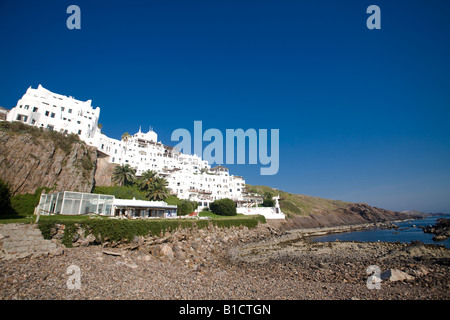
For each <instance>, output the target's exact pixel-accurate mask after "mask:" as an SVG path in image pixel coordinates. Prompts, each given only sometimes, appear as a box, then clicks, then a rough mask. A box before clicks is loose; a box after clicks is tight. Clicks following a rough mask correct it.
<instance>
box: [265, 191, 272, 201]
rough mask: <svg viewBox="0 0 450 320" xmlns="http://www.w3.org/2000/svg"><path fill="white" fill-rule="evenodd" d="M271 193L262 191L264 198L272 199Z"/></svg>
mask: <svg viewBox="0 0 450 320" xmlns="http://www.w3.org/2000/svg"><path fill="white" fill-rule="evenodd" d="M272 198H273V195H272V193H271V192H270V191H266V192H264V199H272Z"/></svg>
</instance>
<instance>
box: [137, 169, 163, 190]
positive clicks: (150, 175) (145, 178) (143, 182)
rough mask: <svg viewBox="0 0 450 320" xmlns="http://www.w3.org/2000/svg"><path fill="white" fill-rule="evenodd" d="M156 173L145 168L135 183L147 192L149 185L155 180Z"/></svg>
mask: <svg viewBox="0 0 450 320" xmlns="http://www.w3.org/2000/svg"><path fill="white" fill-rule="evenodd" d="M157 174H158V173H157V172H156V171H153V170H147V171H145V172H144V173H143V174H142V176H141V177H140V178H139V179H138V181H137V185H138V187H139V190H141V191H144V192H148V191H149V189H150V186H151V185H152V184H153V182H154V181H155V180H156V175H157Z"/></svg>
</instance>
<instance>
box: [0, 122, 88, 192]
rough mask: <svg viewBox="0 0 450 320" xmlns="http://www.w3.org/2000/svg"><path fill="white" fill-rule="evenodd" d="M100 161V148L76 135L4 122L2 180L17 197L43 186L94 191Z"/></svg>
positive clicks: (0, 144) (0, 134)
mask: <svg viewBox="0 0 450 320" xmlns="http://www.w3.org/2000/svg"><path fill="white" fill-rule="evenodd" d="M96 161H97V151H96V149H95V148H92V147H89V146H87V145H86V144H85V143H83V142H81V141H80V140H79V139H78V138H77V137H76V136H73V135H72V136H68V137H66V136H63V135H62V134H59V133H57V132H51V131H47V130H39V129H37V128H33V127H29V126H25V125H23V124H18V123H6V122H2V123H1V127H0V178H1V179H3V181H5V182H8V183H9V185H10V189H11V192H12V193H13V194H23V193H34V192H35V191H36V189H37V188H39V187H48V188H54V189H53V190H54V191H63V190H67V191H69V190H70V191H80V192H91V190H92V188H93V186H94V175H95V168H96Z"/></svg>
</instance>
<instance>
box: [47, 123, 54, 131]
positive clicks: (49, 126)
mask: <svg viewBox="0 0 450 320" xmlns="http://www.w3.org/2000/svg"><path fill="white" fill-rule="evenodd" d="M47 129H48V130H51V131H53V129H55V127H54V126H52V125H51V124H48V125H47Z"/></svg>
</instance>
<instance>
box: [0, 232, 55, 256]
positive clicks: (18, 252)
mask: <svg viewBox="0 0 450 320" xmlns="http://www.w3.org/2000/svg"><path fill="white" fill-rule="evenodd" d="M62 253H63V249H62V247H61V246H59V245H57V244H56V243H53V242H51V241H50V240H45V239H44V238H43V236H42V233H41V231H40V230H39V229H38V227H37V226H36V225H33V224H24V223H8V224H0V259H6V260H9V259H20V258H25V257H37V256H41V255H48V254H50V255H59V254H62Z"/></svg>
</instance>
